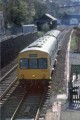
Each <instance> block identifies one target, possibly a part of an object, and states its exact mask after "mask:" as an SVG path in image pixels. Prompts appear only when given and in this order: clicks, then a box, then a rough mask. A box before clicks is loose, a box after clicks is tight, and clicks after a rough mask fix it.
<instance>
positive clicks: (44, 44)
mask: <svg viewBox="0 0 80 120" xmlns="http://www.w3.org/2000/svg"><path fill="white" fill-rule="evenodd" d="M56 42H57V40H56V38H55V37H52V36H43V37H40V38H39V39H37V40H36V41H35V42H33V43H32V44H30V45H29V46H28V47H26V48H25V49H23V50H22V51H21V52H20V53H23V52H26V51H31V50H37V51H42V52H46V53H48V54H49V55H50V54H51V51H52V49H54V47H55V44H56Z"/></svg>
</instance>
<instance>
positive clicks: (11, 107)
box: [1, 85, 49, 120]
mask: <svg viewBox="0 0 80 120" xmlns="http://www.w3.org/2000/svg"><path fill="white" fill-rule="evenodd" d="M48 92H49V90H48ZM48 92H47V88H43V89H41V88H35V89H34V86H33V87H31V88H28V89H27V88H23V86H22V85H19V86H18V88H17V89H16V90H15V91H14V92H13V93H12V95H11V96H10V97H9V99H8V100H7V102H6V103H5V104H4V105H3V106H2V111H1V113H2V119H1V120H5V119H10V120H16V119H35V120H37V119H38V118H39V117H43V115H42V112H41V111H42V110H43V111H44V110H45V112H46V109H47V102H48V100H47V98H49V94H48ZM11 103H12V104H11ZM43 104H44V107H45V108H43V109H42V110H41V108H42V106H43ZM45 104H46V105H45ZM7 108H8V110H7ZM4 114H5V115H4ZM43 114H44V113H43ZM41 115H42V116H41ZM44 115H45V114H44Z"/></svg>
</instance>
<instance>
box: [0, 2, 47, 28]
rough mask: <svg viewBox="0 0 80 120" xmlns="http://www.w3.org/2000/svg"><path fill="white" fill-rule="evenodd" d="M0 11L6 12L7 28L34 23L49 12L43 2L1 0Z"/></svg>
mask: <svg viewBox="0 0 80 120" xmlns="http://www.w3.org/2000/svg"><path fill="white" fill-rule="evenodd" d="M0 10H1V11H3V12H4V22H5V28H7V27H8V25H12V24H16V25H18V26H20V25H21V24H29V23H33V22H34V20H36V19H38V18H39V17H40V16H42V15H43V14H45V13H46V12H47V6H46V4H45V3H44V2H43V1H42V0H40V1H39V0H32V1H31V0H0Z"/></svg>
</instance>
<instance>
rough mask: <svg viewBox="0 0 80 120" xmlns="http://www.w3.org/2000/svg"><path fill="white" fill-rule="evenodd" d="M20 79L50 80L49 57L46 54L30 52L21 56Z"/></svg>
mask: <svg viewBox="0 0 80 120" xmlns="http://www.w3.org/2000/svg"><path fill="white" fill-rule="evenodd" d="M18 79H19V80H20V81H21V80H25V81H27V82H29V81H45V80H48V81H49V80H50V63H49V55H48V53H46V52H42V51H38V50H30V51H26V52H22V53H20V54H19V60H18Z"/></svg>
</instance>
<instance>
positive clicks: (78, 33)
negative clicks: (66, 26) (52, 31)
mask: <svg viewBox="0 0 80 120" xmlns="http://www.w3.org/2000/svg"><path fill="white" fill-rule="evenodd" d="M71 51H73V52H80V28H79V27H75V28H74V29H73V34H72V38H71Z"/></svg>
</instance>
